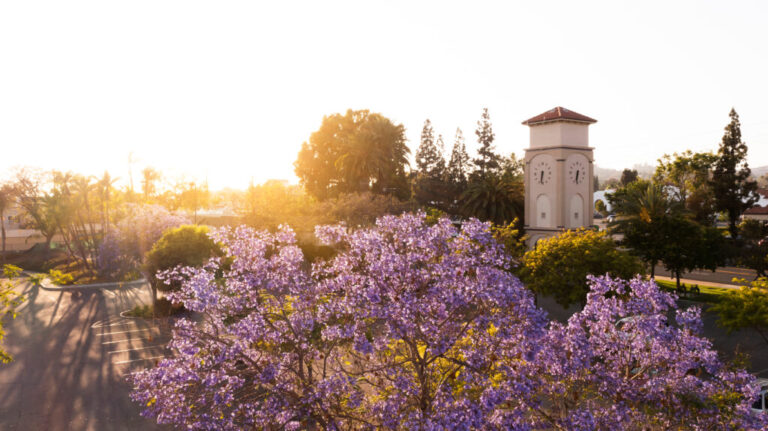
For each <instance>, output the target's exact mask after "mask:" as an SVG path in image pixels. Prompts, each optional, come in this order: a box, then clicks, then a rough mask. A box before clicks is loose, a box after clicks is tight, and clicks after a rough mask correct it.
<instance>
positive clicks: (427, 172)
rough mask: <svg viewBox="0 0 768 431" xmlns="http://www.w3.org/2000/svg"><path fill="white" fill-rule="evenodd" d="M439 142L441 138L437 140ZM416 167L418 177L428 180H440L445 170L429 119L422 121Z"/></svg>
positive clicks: (443, 160)
mask: <svg viewBox="0 0 768 431" xmlns="http://www.w3.org/2000/svg"><path fill="white" fill-rule="evenodd" d="M441 142H442V137H440V138H438V143H441ZM416 167H417V169H418V173H419V174H420V175H422V176H426V177H429V178H440V177H441V176H442V174H443V169H444V168H445V159H443V155H442V154H441V152H440V151H439V150H438V147H437V145H436V144H435V132H434V130H433V129H432V122H431V121H429V119H427V120H426V121H424V128H422V129H421V143H420V144H419V148H418V150H416Z"/></svg>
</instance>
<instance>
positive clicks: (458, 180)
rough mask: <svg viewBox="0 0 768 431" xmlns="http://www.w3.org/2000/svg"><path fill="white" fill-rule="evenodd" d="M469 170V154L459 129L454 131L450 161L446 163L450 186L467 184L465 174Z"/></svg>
mask: <svg viewBox="0 0 768 431" xmlns="http://www.w3.org/2000/svg"><path fill="white" fill-rule="evenodd" d="M468 170H469V154H467V146H466V145H465V143H464V134H463V133H462V132H461V129H459V128H457V129H456V138H455V139H454V141H453V149H452V150H451V160H450V162H448V170H447V174H448V175H447V176H448V181H450V183H451V184H453V185H457V186H463V185H465V184H466V182H467V173H468Z"/></svg>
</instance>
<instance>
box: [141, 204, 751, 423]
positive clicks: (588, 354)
mask: <svg viewBox="0 0 768 431" xmlns="http://www.w3.org/2000/svg"><path fill="white" fill-rule="evenodd" d="M317 233H318V237H320V238H322V239H323V240H324V241H326V242H327V243H329V244H333V245H334V246H335V247H337V248H338V249H339V253H338V254H337V255H336V257H335V258H333V259H332V260H330V261H326V262H324V261H318V262H315V263H314V264H313V265H312V268H311V271H309V270H308V264H307V263H306V262H305V261H304V259H303V256H302V255H301V251H300V250H299V249H298V247H297V246H296V241H295V238H294V236H293V233H292V232H291V231H290V230H288V229H286V228H282V229H281V230H280V231H279V232H277V233H275V234H270V233H268V232H265V231H256V230H253V229H250V228H247V227H238V228H236V229H229V228H227V229H220V230H217V231H215V232H213V233H212V236H213V237H214V239H215V240H216V241H218V242H220V243H221V244H223V247H224V250H225V251H226V254H227V257H225V258H222V259H213V260H211V261H210V262H209V263H208V264H207V265H206V266H205V267H203V268H197V269H196V268H181V269H176V270H173V271H169V272H167V273H166V274H164V276H163V277H165V278H166V279H172V278H174V277H177V278H178V279H180V280H183V282H182V288H181V290H180V291H178V292H174V293H172V294H171V296H170V297H171V300H172V301H174V302H176V303H183V304H184V305H185V307H186V308H188V309H190V310H194V311H196V312H198V313H199V314H200V315H201V316H203V318H202V321H200V322H198V323H195V322H192V321H190V320H185V319H182V320H180V321H179V322H178V323H177V325H176V328H175V330H174V333H173V339H172V340H171V342H170V344H169V347H170V348H171V349H172V350H173V352H174V356H173V357H172V358H169V359H165V360H163V361H161V362H160V363H159V365H158V366H157V367H155V368H154V369H150V370H145V371H141V372H138V373H135V374H133V375H132V376H131V381H132V383H133V385H134V391H133V393H132V398H133V399H134V400H135V401H137V402H139V403H141V404H142V405H143V406H144V407H145V410H144V415H146V416H149V417H155V418H156V419H157V421H158V422H159V423H165V424H174V425H177V426H179V427H184V428H189V429H253V428H257V429H273V428H286V429H307V428H313V427H314V428H317V429H380V428H384V429H418V430H433V429H434V430H437V429H439V430H444V429H450V430H471V429H498V430H502V429H503V430H507V429H519V430H528V429H551V428H560V429H582V430H591V429H644V428H647V427H649V426H651V427H659V428H678V427H685V428H692V429H731V428H739V427H741V428H744V429H761V427H764V426H765V425H766V422H765V418H760V417H757V416H754V415H752V414H751V413H750V411H749V401H750V400H751V397H752V396H753V395H754V391H755V388H754V386H753V385H754V379H753V377H752V376H750V375H749V374H747V373H746V372H744V371H742V370H732V369H730V368H729V367H727V366H726V365H725V364H723V363H722V362H721V361H720V360H719V359H718V357H717V354H716V352H715V351H714V350H713V349H712V346H711V344H710V343H709V341H707V340H706V339H704V338H701V337H700V336H699V335H698V329H699V328H700V324H701V316H700V312H699V311H698V310H697V309H689V310H686V311H678V313H677V319H676V321H675V322H667V316H668V315H671V314H672V312H673V311H674V310H675V309H676V304H675V298H674V296H672V295H670V294H666V293H664V292H661V291H660V290H659V289H658V287H657V286H656V285H655V284H654V283H652V282H644V281H642V280H640V279H635V280H631V281H623V280H617V279H611V278H607V277H602V278H592V279H591V280H590V283H591V286H592V290H591V292H590V293H589V295H588V300H587V304H586V306H585V308H584V310H582V311H581V312H579V313H577V314H575V315H574V316H573V317H572V318H571V319H570V320H569V321H568V323H567V324H566V325H562V324H558V323H555V322H549V321H548V320H547V319H546V316H545V313H544V312H543V311H541V310H540V309H538V308H537V307H536V306H535V305H534V302H533V297H532V295H531V293H530V292H529V291H528V290H527V289H526V288H525V287H524V286H523V285H522V284H521V283H520V281H519V280H518V279H517V278H515V277H514V276H512V275H511V274H510V272H509V271H508V268H509V258H508V256H507V255H506V254H505V253H504V251H503V249H502V247H501V246H500V245H499V244H498V243H497V242H496V241H495V240H494V239H493V237H492V235H491V233H490V231H489V225H487V224H484V223H480V222H478V221H476V220H471V221H469V222H467V223H465V224H464V225H463V226H462V228H461V229H460V230H459V229H457V228H455V227H454V226H453V225H452V224H451V223H450V221H448V220H447V219H442V220H439V221H438V222H437V223H436V224H434V225H432V226H428V225H427V224H426V223H425V220H424V214H410V215H403V216H400V217H390V216H388V217H382V218H380V219H379V220H378V221H377V223H376V226H375V227H372V228H368V229H358V230H350V229H347V228H346V227H344V226H331V227H321V228H318V232H317ZM223 262H226V263H227V264H226V265H224V264H223Z"/></svg>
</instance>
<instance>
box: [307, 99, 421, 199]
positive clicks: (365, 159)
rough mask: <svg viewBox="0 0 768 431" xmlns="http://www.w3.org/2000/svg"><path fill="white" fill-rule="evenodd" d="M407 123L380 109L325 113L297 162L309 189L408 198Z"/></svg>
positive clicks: (323, 195)
mask: <svg viewBox="0 0 768 431" xmlns="http://www.w3.org/2000/svg"><path fill="white" fill-rule="evenodd" d="M408 153H409V150H408V147H407V146H406V145H405V127H403V125H402V124H398V125H395V124H394V123H392V121H391V120H389V119H388V118H386V117H384V116H383V115H381V114H377V113H371V112H369V111H368V110H361V111H353V110H348V111H347V113H346V114H345V115H341V114H333V115H331V116H327V117H324V118H323V123H322V124H321V126H320V129H318V130H317V131H315V132H313V133H312V135H311V136H310V138H309V142H305V143H303V144H302V146H301V150H300V151H299V155H298V158H297V159H296V162H295V163H294V166H295V168H296V175H297V176H298V177H299V179H300V181H301V184H302V185H303V186H304V188H305V189H306V191H307V192H308V193H309V194H310V195H312V196H314V197H316V198H318V199H320V200H324V199H328V198H330V197H334V196H338V195H339V194H340V193H350V192H365V191H371V192H373V193H378V194H384V193H387V194H392V195H394V196H397V197H399V198H408V197H409V195H410V188H409V186H408V183H407V180H406V176H405V166H406V165H407V164H408Z"/></svg>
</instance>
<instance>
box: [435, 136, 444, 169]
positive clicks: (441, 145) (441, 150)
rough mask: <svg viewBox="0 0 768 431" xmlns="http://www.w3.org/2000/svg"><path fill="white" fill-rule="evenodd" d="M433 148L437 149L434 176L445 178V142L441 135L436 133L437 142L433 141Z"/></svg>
mask: <svg viewBox="0 0 768 431" xmlns="http://www.w3.org/2000/svg"><path fill="white" fill-rule="evenodd" d="M435 149H436V150H437V154H438V158H437V164H436V165H435V172H433V174H434V175H435V178H440V179H441V180H444V179H445V170H446V166H445V142H444V141H443V135H437V142H436V143H435Z"/></svg>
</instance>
